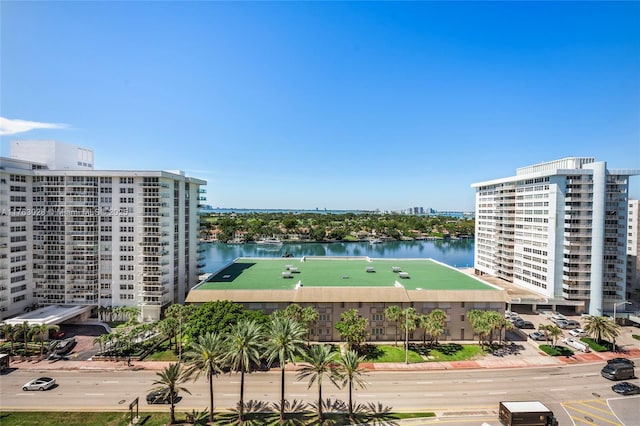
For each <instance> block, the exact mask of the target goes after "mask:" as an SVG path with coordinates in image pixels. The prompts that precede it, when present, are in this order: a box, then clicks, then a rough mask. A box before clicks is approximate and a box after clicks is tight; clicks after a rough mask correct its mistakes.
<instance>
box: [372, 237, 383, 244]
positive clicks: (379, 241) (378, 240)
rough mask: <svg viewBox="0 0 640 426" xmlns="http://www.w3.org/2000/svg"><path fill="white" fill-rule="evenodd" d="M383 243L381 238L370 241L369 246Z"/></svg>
mask: <svg viewBox="0 0 640 426" xmlns="http://www.w3.org/2000/svg"><path fill="white" fill-rule="evenodd" d="M382 242H383V241H382V240H381V239H380V238H372V239H370V240H369V244H382Z"/></svg>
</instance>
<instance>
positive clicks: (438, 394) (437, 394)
mask: <svg viewBox="0 0 640 426" xmlns="http://www.w3.org/2000/svg"><path fill="white" fill-rule="evenodd" d="M422 396H426V397H429V396H444V394H443V393H424V394H422Z"/></svg>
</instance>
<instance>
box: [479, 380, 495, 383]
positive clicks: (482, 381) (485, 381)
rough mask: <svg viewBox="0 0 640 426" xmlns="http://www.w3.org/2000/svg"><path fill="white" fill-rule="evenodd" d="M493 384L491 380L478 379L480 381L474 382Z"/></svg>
mask: <svg viewBox="0 0 640 426" xmlns="http://www.w3.org/2000/svg"><path fill="white" fill-rule="evenodd" d="M491 382H493V379H480V380H476V383H491Z"/></svg>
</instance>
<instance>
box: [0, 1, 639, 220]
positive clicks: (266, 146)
mask: <svg viewBox="0 0 640 426" xmlns="http://www.w3.org/2000/svg"><path fill="white" fill-rule="evenodd" d="M0 12H1V13H0V24H1V25H0V36H1V38H2V50H1V53H0V55H1V61H0V67H1V68H0V71H1V78H0V105H1V110H0V116H1V120H0V150H1V151H2V155H3V156H7V155H8V146H9V141H11V140H16V139H21V140H22V139H26V140H31V139H47V140H51V139H53V140H59V141H63V142H67V143H71V144H74V145H79V146H82V147H87V148H90V149H92V150H93V151H94V153H95V168H96V169H111V170H113V169H116V170H126V169H136V170H158V169H165V170H183V171H185V173H186V174H187V175H189V176H194V177H198V178H202V179H205V180H207V181H208V185H207V187H206V188H207V201H206V204H210V205H212V206H214V207H224V208H245V209H300V210H302V209H305V210H313V209H316V208H318V209H321V210H322V209H328V210H390V211H400V210H404V209H406V208H409V207H411V206H424V207H425V208H434V209H436V210H441V211H473V209H474V201H475V197H474V195H475V192H474V190H473V189H472V188H471V186H470V185H471V183H473V182H480V181H487V180H491V179H495V178H499V177H501V176H510V175H513V174H514V173H515V170H516V169H517V168H519V167H523V166H527V165H532V164H537V163H541V162H545V161H550V160H555V159H560V158H565V157H574V156H576V157H582V156H586V157H594V158H595V159H596V160H598V161H606V162H607V166H608V167H609V168H611V169H638V168H640V77H639V76H640V27H639V26H638V25H637V23H638V22H639V21H640V3H639V2H486V3H485V2H283V3H279V2H276V3H272V2H246V3H245V2H238V3H232V2H16V1H4V2H2V3H0ZM25 29H28V30H25ZM630 198H633V199H639V198H640V179H639V178H638V177H634V178H632V179H631V183H630Z"/></svg>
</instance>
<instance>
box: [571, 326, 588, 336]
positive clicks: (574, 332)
mask: <svg viewBox="0 0 640 426" xmlns="http://www.w3.org/2000/svg"><path fill="white" fill-rule="evenodd" d="M569 334H570V335H572V336H575V337H582V336H586V335H587V332H586V331H584V330H583V329H581V328H574V329H573V330H569Z"/></svg>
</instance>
